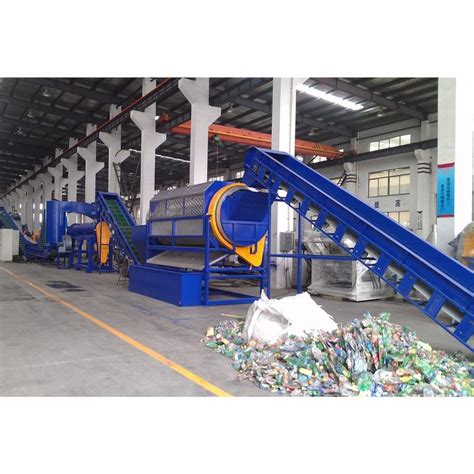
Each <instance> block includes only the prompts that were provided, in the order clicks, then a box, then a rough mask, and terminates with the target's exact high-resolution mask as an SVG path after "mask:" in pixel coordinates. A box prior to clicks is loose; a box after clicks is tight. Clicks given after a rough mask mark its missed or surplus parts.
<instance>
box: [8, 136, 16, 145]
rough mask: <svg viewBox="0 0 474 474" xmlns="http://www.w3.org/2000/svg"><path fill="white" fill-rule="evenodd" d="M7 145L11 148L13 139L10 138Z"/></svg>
mask: <svg viewBox="0 0 474 474" xmlns="http://www.w3.org/2000/svg"><path fill="white" fill-rule="evenodd" d="M8 144H9V145H10V146H13V145H14V144H15V142H14V141H13V138H11V137H10V140H9V141H8Z"/></svg>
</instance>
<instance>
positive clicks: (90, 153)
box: [77, 123, 104, 203]
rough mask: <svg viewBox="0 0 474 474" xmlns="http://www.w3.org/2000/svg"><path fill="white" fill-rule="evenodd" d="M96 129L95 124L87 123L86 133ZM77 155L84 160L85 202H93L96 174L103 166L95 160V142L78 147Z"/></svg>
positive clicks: (88, 133)
mask: <svg viewBox="0 0 474 474" xmlns="http://www.w3.org/2000/svg"><path fill="white" fill-rule="evenodd" d="M95 129H96V126H95V125H92V124H90V123H88V124H87V128H86V135H90V134H91V133H93V132H94V131H95ZM77 153H78V155H79V156H80V157H81V158H82V159H83V160H84V161H85V162H86V171H85V175H86V181H85V198H84V200H85V202H89V203H93V202H95V188H96V175H97V173H98V172H99V171H100V170H101V169H102V168H103V167H104V163H103V162H102V161H97V142H92V143H91V144H90V145H88V146H87V148H84V147H78V148H77Z"/></svg>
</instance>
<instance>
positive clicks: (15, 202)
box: [10, 190, 21, 212]
mask: <svg viewBox="0 0 474 474" xmlns="http://www.w3.org/2000/svg"><path fill="white" fill-rule="evenodd" d="M10 196H11V197H12V199H13V209H12V211H16V212H20V203H21V196H20V194H19V193H18V190H15V191H12V192H11V193H10Z"/></svg>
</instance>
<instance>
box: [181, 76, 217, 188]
mask: <svg viewBox="0 0 474 474" xmlns="http://www.w3.org/2000/svg"><path fill="white" fill-rule="evenodd" d="M178 87H179V90H180V91H181V92H182V93H183V95H184V96H185V97H186V99H188V101H189V102H190V104H191V138H190V140H191V144H190V151H191V156H190V166H189V184H190V185H192V184H199V183H205V182H206V181H207V177H208V176H207V175H208V169H207V168H208V145H209V136H208V133H209V125H211V124H212V123H213V122H215V121H216V120H217V118H219V117H220V115H221V109H220V107H212V106H210V105H209V78H198V79H196V80H190V79H186V78H181V79H180V80H179V82H178Z"/></svg>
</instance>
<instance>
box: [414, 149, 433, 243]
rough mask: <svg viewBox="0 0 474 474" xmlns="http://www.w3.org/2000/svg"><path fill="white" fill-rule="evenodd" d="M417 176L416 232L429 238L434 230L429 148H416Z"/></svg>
mask: <svg viewBox="0 0 474 474" xmlns="http://www.w3.org/2000/svg"><path fill="white" fill-rule="evenodd" d="M415 157H416V161H417V168H416V170H417V176H416V210H417V222H416V227H415V228H416V233H417V234H418V235H419V236H420V237H423V238H424V239H427V238H428V236H429V235H430V233H431V231H432V230H433V229H432V228H433V225H432V221H433V219H432V209H431V195H432V189H431V154H430V152H429V150H421V149H419V150H415Z"/></svg>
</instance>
